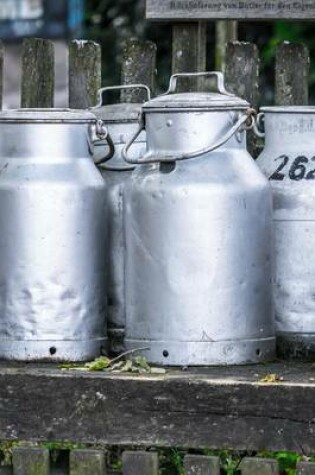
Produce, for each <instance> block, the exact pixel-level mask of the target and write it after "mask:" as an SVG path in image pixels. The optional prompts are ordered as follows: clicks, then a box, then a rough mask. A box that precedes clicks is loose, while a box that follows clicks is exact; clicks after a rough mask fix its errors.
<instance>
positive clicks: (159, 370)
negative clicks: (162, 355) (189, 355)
mask: <svg viewBox="0 0 315 475" xmlns="http://www.w3.org/2000/svg"><path fill="white" fill-rule="evenodd" d="M150 372H151V374H165V373H166V369H164V368H156V367H151V371H150Z"/></svg>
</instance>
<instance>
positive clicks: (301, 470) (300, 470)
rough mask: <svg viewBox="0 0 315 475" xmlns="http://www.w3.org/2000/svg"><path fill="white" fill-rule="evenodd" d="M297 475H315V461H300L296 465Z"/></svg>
mask: <svg viewBox="0 0 315 475" xmlns="http://www.w3.org/2000/svg"><path fill="white" fill-rule="evenodd" d="M296 475H315V463H314V462H313V463H312V462H298V463H297V465H296Z"/></svg>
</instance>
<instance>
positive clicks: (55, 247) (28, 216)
mask: <svg viewBox="0 0 315 475" xmlns="http://www.w3.org/2000/svg"><path fill="white" fill-rule="evenodd" d="M105 135H106V130H105V128H104V127H103V126H102V124H101V123H100V121H97V120H96V117H95V116H94V115H93V114H91V113H89V112H85V111H71V110H69V109H21V110H11V111H6V112H1V113H0V228H1V233H0V358H5V359H15V360H42V359H43V360H72V361H76V360H85V359H91V358H94V357H95V356H97V355H99V354H100V351H101V347H102V346H104V345H105V343H106V319H105V317H106V291H105V292H104V289H106V265H107V263H106V255H105V250H106V219H104V215H105V214H106V193H105V190H106V185H105V182H104V180H103V178H102V176H101V174H100V173H99V171H98V170H97V168H96V167H95V165H94V163H93V160H92V157H91V155H92V152H93V150H92V147H93V141H94V140H97V139H99V138H104V137H105Z"/></svg>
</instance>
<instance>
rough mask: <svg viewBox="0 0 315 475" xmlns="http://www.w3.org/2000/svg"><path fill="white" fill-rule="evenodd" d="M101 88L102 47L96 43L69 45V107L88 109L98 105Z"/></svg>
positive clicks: (79, 41) (80, 42)
mask: <svg viewBox="0 0 315 475" xmlns="http://www.w3.org/2000/svg"><path fill="white" fill-rule="evenodd" d="M100 87H101V47H100V45H99V44H97V43H94V41H84V40H75V41H72V42H71V43H70V45H69V107H71V108H73V109H86V108H88V107H92V106H95V105H96V103H97V92H98V90H99V89H100Z"/></svg>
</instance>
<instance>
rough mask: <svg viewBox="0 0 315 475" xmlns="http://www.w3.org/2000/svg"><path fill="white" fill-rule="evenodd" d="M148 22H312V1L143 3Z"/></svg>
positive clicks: (314, 11) (314, 4) (314, 14)
mask: <svg viewBox="0 0 315 475" xmlns="http://www.w3.org/2000/svg"><path fill="white" fill-rule="evenodd" d="M146 16H147V18H148V19H151V20H170V21H176V20H211V19H212V20H220V19H222V20H227V19H230V20H315V0H266V1H265V0H146Z"/></svg>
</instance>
